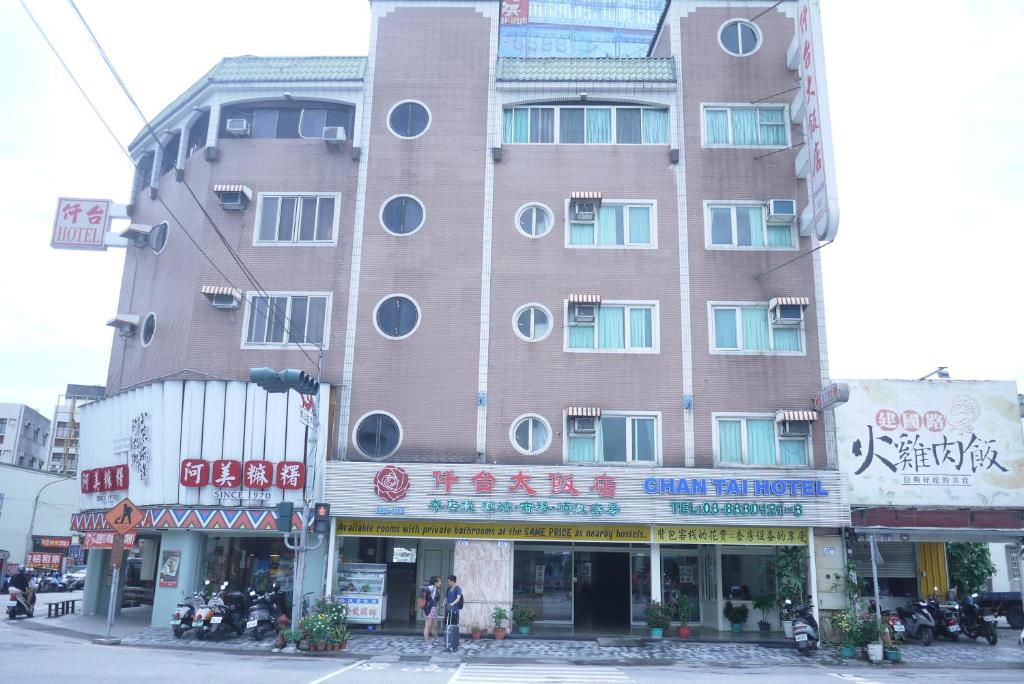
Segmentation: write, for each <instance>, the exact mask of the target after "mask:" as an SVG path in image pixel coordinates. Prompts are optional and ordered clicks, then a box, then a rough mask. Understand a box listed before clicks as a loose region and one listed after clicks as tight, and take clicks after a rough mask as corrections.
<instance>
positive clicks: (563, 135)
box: [502, 105, 669, 145]
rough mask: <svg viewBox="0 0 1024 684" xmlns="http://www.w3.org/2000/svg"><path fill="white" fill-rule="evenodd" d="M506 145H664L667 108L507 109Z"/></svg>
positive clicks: (505, 114) (558, 107)
mask: <svg viewBox="0 0 1024 684" xmlns="http://www.w3.org/2000/svg"><path fill="white" fill-rule="evenodd" d="M502 128H503V133H502V140H503V142H504V143H505V144H516V145H519V144H531V143H533V144H537V143H541V144H554V143H556V142H557V143H558V144H560V145H667V144H668V143H669V115H668V108H663V107H638V106H635V105H633V106H624V107H614V106H600V107H581V106H578V105H566V106H557V107H509V108H506V109H505V110H504V112H503V126H502Z"/></svg>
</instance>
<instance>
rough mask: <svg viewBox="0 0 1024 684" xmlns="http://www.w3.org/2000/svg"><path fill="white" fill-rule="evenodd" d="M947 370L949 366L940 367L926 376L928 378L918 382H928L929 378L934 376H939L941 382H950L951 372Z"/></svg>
mask: <svg viewBox="0 0 1024 684" xmlns="http://www.w3.org/2000/svg"><path fill="white" fill-rule="evenodd" d="M947 368H948V366H939V367H938V368H936V369H935V370H933V371H932V372H931V373H929V374H928V375H926V376H924V377H922V378H918V380H927V379H928V378H930V377H932V376H933V375H937V376H939V379H940V380H949V371H948V370H947Z"/></svg>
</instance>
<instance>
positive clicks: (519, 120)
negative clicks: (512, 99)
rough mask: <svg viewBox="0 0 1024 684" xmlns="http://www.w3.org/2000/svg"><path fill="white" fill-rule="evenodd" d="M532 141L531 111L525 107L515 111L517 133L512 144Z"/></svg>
mask: <svg viewBox="0 0 1024 684" xmlns="http://www.w3.org/2000/svg"><path fill="white" fill-rule="evenodd" d="M529 141H530V110H529V109H526V108H525V107H524V108H522V109H517V110H515V132H514V134H513V137H512V142H517V143H524V142H529Z"/></svg>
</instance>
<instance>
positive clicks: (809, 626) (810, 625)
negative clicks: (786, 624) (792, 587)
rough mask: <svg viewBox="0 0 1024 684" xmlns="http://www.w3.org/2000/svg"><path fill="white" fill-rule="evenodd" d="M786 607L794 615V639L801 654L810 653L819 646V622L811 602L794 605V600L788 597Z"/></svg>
mask: <svg viewBox="0 0 1024 684" xmlns="http://www.w3.org/2000/svg"><path fill="white" fill-rule="evenodd" d="M785 606H786V609H787V610H789V611H792V612H793V613H794V615H793V641H795V642H796V648H797V650H798V651H799V652H800V655H810V653H811V651H812V650H817V648H818V639H819V636H818V622H817V621H816V620H815V619H814V615H813V614H812V613H811V609H812V608H813V607H814V606H812V605H811V604H806V605H802V606H793V602H792V601H790V600H789V599H786V603H785Z"/></svg>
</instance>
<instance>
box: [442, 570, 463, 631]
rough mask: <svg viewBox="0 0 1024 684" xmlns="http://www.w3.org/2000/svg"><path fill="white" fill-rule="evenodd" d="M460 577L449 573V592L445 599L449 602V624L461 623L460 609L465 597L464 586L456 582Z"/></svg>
mask: <svg viewBox="0 0 1024 684" xmlns="http://www.w3.org/2000/svg"><path fill="white" fill-rule="evenodd" d="M457 580H458V578H457V577H456V576H455V575H448V592H447V593H446V594H445V600H446V601H447V604H448V624H450V625H457V624H459V611H460V610H462V604H463V598H462V587H460V586H459V585H458V584H456V583H455V582H456V581H457Z"/></svg>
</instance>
